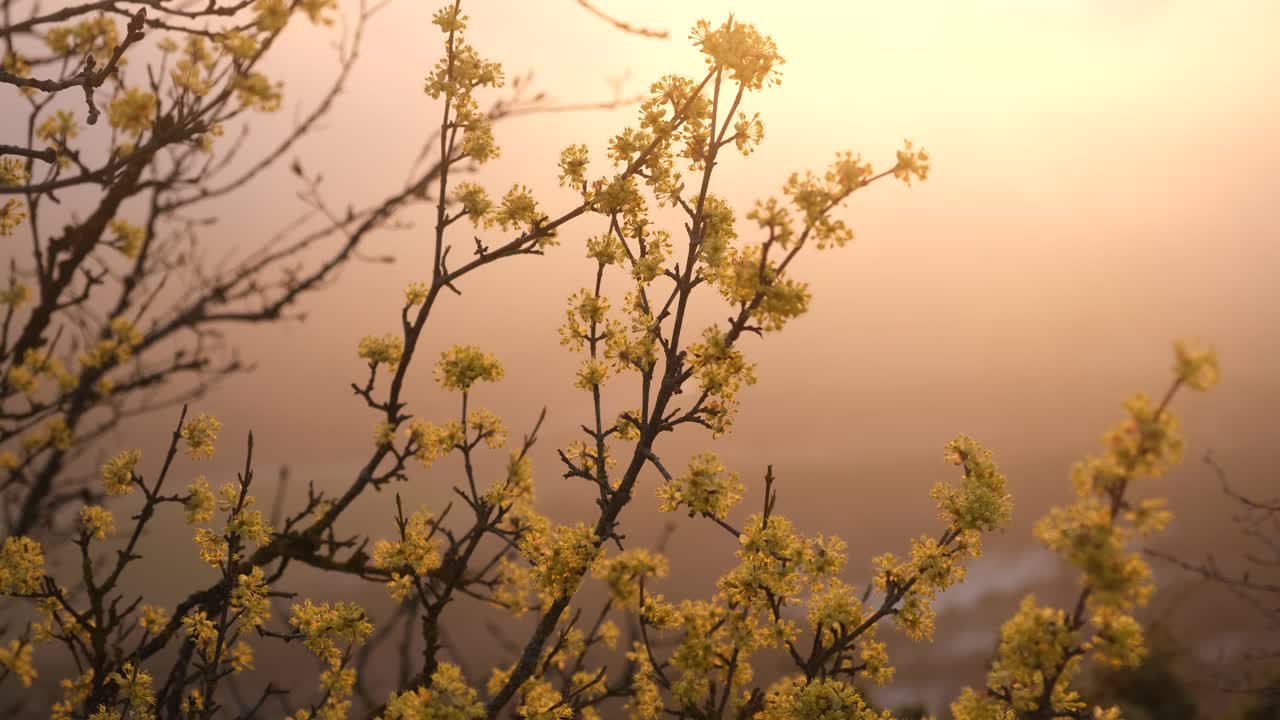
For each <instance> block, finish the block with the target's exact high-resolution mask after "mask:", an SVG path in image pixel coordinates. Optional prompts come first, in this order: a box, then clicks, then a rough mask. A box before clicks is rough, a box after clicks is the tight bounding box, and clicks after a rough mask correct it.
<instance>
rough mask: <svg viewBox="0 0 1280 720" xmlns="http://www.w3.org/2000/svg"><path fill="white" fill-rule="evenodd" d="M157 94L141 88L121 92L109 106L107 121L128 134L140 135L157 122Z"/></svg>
mask: <svg viewBox="0 0 1280 720" xmlns="http://www.w3.org/2000/svg"><path fill="white" fill-rule="evenodd" d="M155 114H156V96H155V95H154V94H153V93H150V92H147V91H146V90H142V89H139V88H129V89H127V90H125V91H124V92H122V93H119V94H117V95H116V96H115V98H114V99H113V100H112V101H111V104H110V105H108V106H107V122H109V123H111V127H113V128H116V129H117V130H120V131H122V132H124V133H126V134H129V135H134V136H138V135H141V134H142V133H143V131H145V130H148V129H150V128H151V125H152V123H154V122H155Z"/></svg>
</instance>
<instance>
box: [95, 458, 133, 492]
mask: <svg viewBox="0 0 1280 720" xmlns="http://www.w3.org/2000/svg"><path fill="white" fill-rule="evenodd" d="M140 460H142V451H141V450H123V451H121V452H120V453H118V454H117V455H115V456H114V457H112V458H111V459H110V460H108V461H106V462H105V463H103V464H102V480H103V482H104V483H105V484H106V487H107V494H108V495H125V494H127V493H129V492H132V491H133V473H134V468H136V467H137V466H138V462H139V461H140Z"/></svg>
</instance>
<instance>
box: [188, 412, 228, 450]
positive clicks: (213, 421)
mask: <svg viewBox="0 0 1280 720" xmlns="http://www.w3.org/2000/svg"><path fill="white" fill-rule="evenodd" d="M221 430H222V423H220V422H218V419H217V418H215V417H213V416H212V415H206V414H204V413H200V414H199V415H197V416H196V418H195V419H194V420H190V421H188V422H186V423H183V425H182V432H181V437H182V439H183V440H185V441H186V443H187V455H188V456H190V457H191V458H192V459H199V458H211V457H213V452H214V443H215V442H217V440H218V433H219V432H221Z"/></svg>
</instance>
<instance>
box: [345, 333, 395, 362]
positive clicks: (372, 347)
mask: <svg viewBox="0 0 1280 720" xmlns="http://www.w3.org/2000/svg"><path fill="white" fill-rule="evenodd" d="M356 355H358V356H359V357H360V358H362V359H364V360H365V361H367V362H368V363H369V366H370V367H376V366H378V365H386V366H387V367H388V368H395V367H396V366H398V365H399V364H400V358H401V357H403V356H404V338H402V337H400V336H399V335H384V336H382V337H374V336H373V335H366V336H365V337H363V338H361V339H360V345H359V347H358V348H357V349H356Z"/></svg>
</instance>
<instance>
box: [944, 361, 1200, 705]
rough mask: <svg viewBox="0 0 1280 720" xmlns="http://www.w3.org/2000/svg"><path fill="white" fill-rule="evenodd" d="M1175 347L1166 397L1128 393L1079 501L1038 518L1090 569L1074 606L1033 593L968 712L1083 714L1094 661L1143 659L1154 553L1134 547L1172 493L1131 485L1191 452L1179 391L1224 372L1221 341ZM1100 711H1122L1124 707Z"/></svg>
mask: <svg viewBox="0 0 1280 720" xmlns="http://www.w3.org/2000/svg"><path fill="white" fill-rule="evenodd" d="M1174 350H1175V363H1174V368H1173V374H1174V381H1173V384H1172V386H1171V387H1170V389H1169V391H1168V392H1167V393H1166V394H1165V396H1164V399H1163V400H1162V401H1161V402H1160V403H1158V404H1157V403H1153V402H1152V401H1151V400H1150V399H1149V398H1147V396H1145V395H1143V394H1138V395H1135V396H1134V397H1132V398H1130V399H1129V400H1127V401H1125V403H1124V411H1125V415H1126V417H1125V419H1123V420H1121V421H1120V422H1119V423H1117V424H1116V425H1115V426H1114V427H1112V428H1111V429H1109V430H1108V431H1107V432H1106V433H1104V434H1103V437H1102V446H1103V453H1102V454H1101V455H1097V456H1094V457H1090V458H1087V459H1085V460H1084V461H1082V462H1080V463H1077V464H1076V465H1075V466H1074V467H1073V468H1072V472H1071V475H1072V482H1073V485H1074V487H1075V495H1076V498H1075V501H1074V502H1072V503H1071V504H1069V505H1066V506H1064V507H1058V508H1054V509H1053V510H1051V511H1050V512H1049V514H1048V515H1046V516H1045V517H1043V518H1042V519H1041V520H1040V521H1039V522H1038V523H1036V526H1035V536H1036V539H1037V540H1038V541H1040V543H1042V544H1043V545H1045V546H1046V547H1048V548H1049V549H1050V550H1053V551H1054V552H1055V553H1056V554H1058V555H1059V556H1060V557H1062V559H1063V560H1065V561H1066V562H1067V563H1068V564H1069V565H1071V566H1072V567H1074V568H1075V569H1076V570H1078V571H1079V572H1080V594H1079V597H1078V599H1077V602H1076V603H1075V605H1074V607H1073V609H1070V610H1066V609H1060V608H1055V607H1052V606H1046V605H1042V604H1041V603H1040V602H1039V601H1038V600H1037V599H1036V598H1035V597H1033V596H1028V597H1027V598H1025V599H1024V600H1023V602H1022V605H1021V606H1020V607H1019V609H1018V611H1017V613H1015V614H1014V616H1013V617H1012V618H1010V619H1009V620H1008V622H1006V623H1005V624H1004V626H1003V627H1002V628H1001V631H1000V645H999V648H998V650H997V653H996V657H995V660H994V661H993V662H992V665H991V669H990V672H989V673H988V675H987V682H986V687H985V688H984V689H983V690H981V691H975V690H972V689H968V688H967V689H966V690H965V691H964V693H963V694H962V695H961V697H960V698H959V699H958V700H957V701H956V702H955V703H954V704H953V705H952V708H951V709H952V713H953V714H954V715H955V717H956V718H958V720H980V719H983V718H991V717H999V718H1004V717H1009V718H1012V717H1051V716H1067V717H1082V716H1083V715H1082V713H1087V712H1089V709H1090V705H1089V703H1088V702H1087V700H1086V699H1085V698H1084V697H1083V696H1082V695H1081V693H1080V691H1079V690H1077V689H1075V688H1074V687H1073V686H1072V682H1073V680H1074V679H1075V678H1077V677H1078V676H1079V675H1080V673H1081V671H1082V669H1083V668H1084V665H1085V663H1086V661H1090V660H1091V661H1093V662H1095V663H1098V664H1100V665H1103V666H1112V667H1135V666H1137V665H1138V664H1139V663H1141V662H1142V660H1143V658H1145V657H1146V654H1147V649H1146V646H1145V642H1144V639H1143V630H1142V626H1141V624H1140V623H1139V622H1138V621H1137V619H1136V618H1134V616H1133V612H1134V610H1135V609H1136V608H1139V607H1142V606H1144V605H1146V604H1147V602H1148V600H1149V599H1150V597H1151V594H1152V592H1153V591H1154V589H1155V586H1154V583H1153V581H1152V578H1151V569H1150V567H1148V565H1147V562H1146V560H1144V559H1143V557H1142V555H1141V553H1140V552H1138V551H1136V550H1133V549H1131V545H1132V541H1133V540H1134V539H1135V538H1137V537H1139V536H1145V535H1150V534H1152V533H1155V532H1159V531H1161V530H1163V529H1164V528H1165V526H1167V525H1168V523H1169V521H1170V520H1171V519H1172V514H1171V513H1170V512H1169V511H1168V510H1167V509H1166V508H1165V506H1164V502H1163V501H1162V500H1159V499H1154V498H1146V499H1141V500H1135V499H1133V498H1131V497H1130V493H1129V491H1130V490H1131V487H1132V485H1133V484H1134V483H1136V482H1138V481H1140V480H1147V479H1152V478H1157V477H1160V476H1161V475H1163V474H1164V473H1165V472H1167V471H1168V469H1169V468H1170V467H1171V466H1173V465H1175V464H1177V463H1178V462H1179V460H1180V458H1181V454H1182V447H1183V441H1182V437H1181V435H1180V433H1179V431H1178V423H1177V421H1176V420H1175V418H1174V417H1173V415H1172V414H1170V412H1169V410H1168V404H1169V401H1170V400H1171V399H1172V398H1173V395H1174V393H1175V392H1176V390H1177V389H1178V388H1179V387H1181V386H1183V385H1185V386H1187V387H1190V388H1192V389H1193V390H1198V391H1204V390H1208V389H1209V388H1210V387H1212V386H1213V385H1214V384H1215V383H1216V382H1217V381H1218V378H1219V372H1218V360H1217V355H1216V354H1215V353H1214V352H1213V350H1212V349H1208V350H1202V349H1198V348H1193V347H1192V346H1190V345H1188V344H1187V343H1184V342H1178V343H1177V344H1176V345H1175V348H1174ZM1093 713H1094V714H1095V716H1096V717H1104V718H1105V717H1119V715H1118V710H1115V709H1114V708H1110V709H1108V708H1101V707H1098V708H1093Z"/></svg>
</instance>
